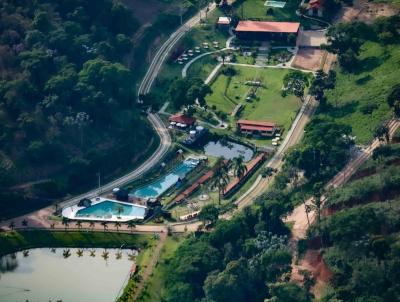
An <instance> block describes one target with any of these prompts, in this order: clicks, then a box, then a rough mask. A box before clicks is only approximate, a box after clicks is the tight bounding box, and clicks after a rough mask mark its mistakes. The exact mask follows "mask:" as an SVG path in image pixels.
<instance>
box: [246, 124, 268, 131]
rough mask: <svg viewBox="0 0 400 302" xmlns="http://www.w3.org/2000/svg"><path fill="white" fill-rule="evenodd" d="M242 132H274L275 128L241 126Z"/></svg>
mask: <svg viewBox="0 0 400 302" xmlns="http://www.w3.org/2000/svg"><path fill="white" fill-rule="evenodd" d="M240 130H249V131H273V130H274V127H272V126H251V125H242V126H240Z"/></svg>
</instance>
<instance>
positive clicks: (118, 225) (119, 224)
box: [114, 221, 121, 232]
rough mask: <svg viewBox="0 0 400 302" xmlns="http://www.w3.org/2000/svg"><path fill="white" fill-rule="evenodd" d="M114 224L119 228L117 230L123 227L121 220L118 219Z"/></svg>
mask: <svg viewBox="0 0 400 302" xmlns="http://www.w3.org/2000/svg"><path fill="white" fill-rule="evenodd" d="M114 225H115V227H116V228H117V232H119V228H120V227H121V222H119V221H116V222H115V224H114Z"/></svg>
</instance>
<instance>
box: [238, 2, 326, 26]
mask: <svg viewBox="0 0 400 302" xmlns="http://www.w3.org/2000/svg"><path fill="white" fill-rule="evenodd" d="M300 2H301V1H299V0H288V1H287V2H286V5H285V7H284V8H277V7H273V8H272V7H266V6H265V5H264V3H265V1H264V0H245V1H243V0H242V1H240V0H239V1H236V2H235V3H234V4H233V6H234V8H235V10H236V14H237V15H238V16H239V17H240V18H241V19H254V20H262V21H291V22H301V24H302V25H303V26H304V27H305V28H310V27H311V26H316V25H317V26H318V25H320V24H319V23H318V22H316V21H313V20H309V19H305V18H301V17H299V16H297V15H296V10H297V9H298V7H299V4H300ZM269 8H272V11H273V14H272V15H267V9H269ZM242 12H243V18H242Z"/></svg>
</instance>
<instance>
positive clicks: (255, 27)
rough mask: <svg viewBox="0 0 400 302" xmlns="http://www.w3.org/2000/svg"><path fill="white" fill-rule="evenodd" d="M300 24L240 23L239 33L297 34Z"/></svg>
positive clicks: (238, 26) (237, 29)
mask: <svg viewBox="0 0 400 302" xmlns="http://www.w3.org/2000/svg"><path fill="white" fill-rule="evenodd" d="M299 28H300V23H299V22H268V21H239V24H238V25H237V26H236V31H238V32H271V33H272V32H273V33H297V32H298V31H299Z"/></svg>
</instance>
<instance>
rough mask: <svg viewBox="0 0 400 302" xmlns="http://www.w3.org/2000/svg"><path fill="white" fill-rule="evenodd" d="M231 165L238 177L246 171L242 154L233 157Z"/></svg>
mask: <svg viewBox="0 0 400 302" xmlns="http://www.w3.org/2000/svg"><path fill="white" fill-rule="evenodd" d="M232 167H233V172H234V174H235V176H236V177H237V178H239V179H241V178H242V177H243V176H244V175H245V174H246V173H247V166H246V164H245V163H244V157H243V156H242V155H240V156H239V157H235V158H234V159H233V163H232Z"/></svg>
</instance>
